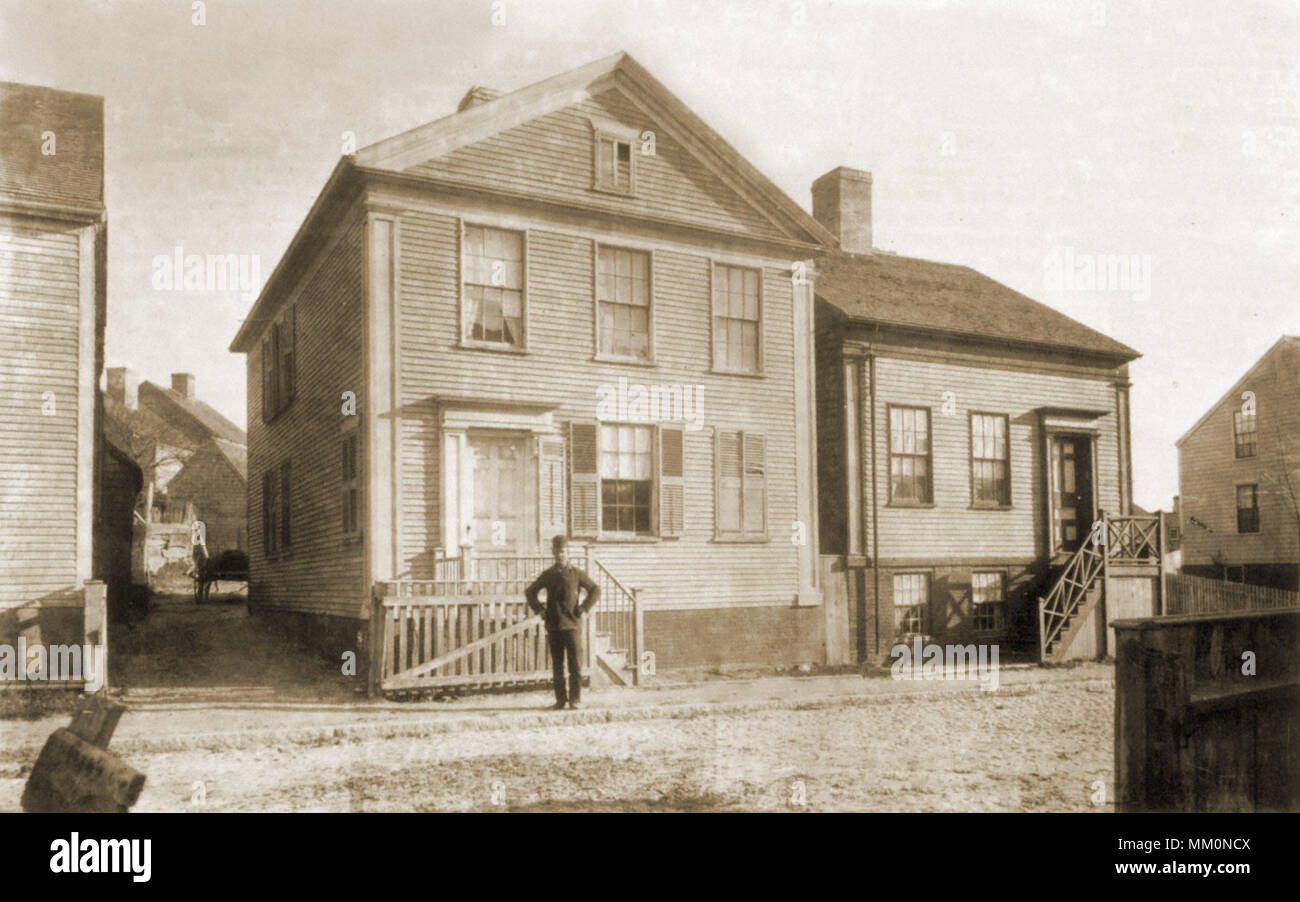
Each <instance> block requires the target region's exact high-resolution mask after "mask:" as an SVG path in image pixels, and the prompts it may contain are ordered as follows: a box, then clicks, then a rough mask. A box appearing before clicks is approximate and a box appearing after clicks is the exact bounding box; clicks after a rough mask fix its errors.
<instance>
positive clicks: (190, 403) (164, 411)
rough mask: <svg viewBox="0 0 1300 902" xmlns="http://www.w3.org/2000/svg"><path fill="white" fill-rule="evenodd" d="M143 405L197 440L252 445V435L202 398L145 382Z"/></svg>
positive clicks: (142, 384)
mask: <svg viewBox="0 0 1300 902" xmlns="http://www.w3.org/2000/svg"><path fill="white" fill-rule="evenodd" d="M139 397H140V403H141V404H145V403H146V402H147V403H148V406H149V407H151V408H153V410H154V411H155V412H156V413H157V414H158V415H159V416H161V417H162V418H163V419H165V420H167V421H168V422H170V423H171V424H172V425H173V426H175V427H176V428H177V429H179V430H180V431H182V432H184V433H185V434H186V435H189V436H190V437H192V438H195V439H196V440H199V441H201V440H202V439H203V438H220V439H225V440H226V441H231V442H236V443H238V444H241V445H246V444H248V436H247V435H246V434H245V433H244V430H242V429H240V428H239V427H238V426H236V425H235V424H234V423H232V422H230V420H228V419H226V418H225V417H224V416H222V415H221V414H220V413H218V412H217V411H216V409H215V408H213V407H211V406H209V405H208V404H207V403H205V402H203V401H200V400H199V399H198V398H186V397H185V396H184V395H182V394H181V393H180V392H177V391H173V390H172V389H170V388H163V387H162V386H161V385H155V384H153V383H152V382H141V383H140V390H139Z"/></svg>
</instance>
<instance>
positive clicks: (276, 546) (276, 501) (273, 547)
mask: <svg viewBox="0 0 1300 902" xmlns="http://www.w3.org/2000/svg"><path fill="white" fill-rule="evenodd" d="M278 481H279V480H278V479H277V473H276V471H275V470H270V471H268V472H266V473H263V474H262V550H263V551H265V552H266V553H267V554H275V553H276V552H277V551H279V550H280V492H279V487H278Z"/></svg>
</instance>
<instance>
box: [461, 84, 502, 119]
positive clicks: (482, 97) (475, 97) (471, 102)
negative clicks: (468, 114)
mask: <svg viewBox="0 0 1300 902" xmlns="http://www.w3.org/2000/svg"><path fill="white" fill-rule="evenodd" d="M500 96H501V92H500V91H498V90H497V89H496V88H485V87H483V86H482V85H475V86H474V87H472V88H470V89H469V90H468V91H466V92H465V96H464V97H462V98H461V99H460V104H459V105H458V106H457V107H456V112H458V113H463V112H465V111H466V110H468V109H469V108H470V107H472V106H478V105H479V104H481V103H487V102H488V101H489V100H496V99H497V98H498V97H500Z"/></svg>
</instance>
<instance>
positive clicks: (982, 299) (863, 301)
mask: <svg viewBox="0 0 1300 902" xmlns="http://www.w3.org/2000/svg"><path fill="white" fill-rule="evenodd" d="M816 273H817V275H816V288H817V296H818V297H820V298H821V299H823V300H824V301H826V302H828V303H830V304H832V305H833V306H834V307H835V308H836V309H838V310H839V311H841V312H842V313H844V315H846V316H847V317H849V318H850V319H853V320H857V321H861V322H869V323H881V324H885V325H891V326H901V327H904V328H912V329H924V330H927V331H935V332H942V333H945V334H950V335H962V336H969V337H972V338H983V339H993V340H1001V341H1007V342H1015V343H1020V344H1024V343H1028V344H1033V345H1041V346H1044V347H1055V348H1062V349H1069V350H1076V351H1084V352H1089V353H1094V354H1101V355H1106V356H1109V357H1116V358H1122V359H1123V360H1126V361H1127V360H1133V359H1135V358H1137V357H1140V356H1141V354H1139V353H1138V352H1137V351H1135V350H1133V349H1132V348H1130V347H1129V346H1128V345H1125V344H1121V343H1120V342H1118V341H1115V340H1114V339H1113V338H1109V337H1107V336H1105V335H1103V334H1101V333H1100V332H1098V331H1097V330H1095V329H1091V328H1089V327H1088V326H1085V325H1084V324H1083V323H1080V322H1078V321H1077V320H1073V319H1071V318H1070V317H1068V316H1066V315H1065V314H1064V313H1061V312H1060V311H1057V310H1053V309H1052V308H1051V307H1048V306H1047V305H1046V304H1042V303H1039V302H1038V301H1035V300H1034V299H1033V298H1029V297H1026V296H1025V295H1023V294H1021V293H1020V292H1018V291H1014V290H1013V289H1011V288H1008V287H1007V286H1006V285H1003V284H1002V283H1001V282H997V281H995V280H993V279H990V278H989V277H988V276H986V275H984V274H982V273H979V272H976V271H975V270H973V269H971V268H970V267H969V266H958V265H956V264H952V263H936V262H934V261H932V260H921V259H918V258H916V257H900V256H897V255H894V254H884V253H876V254H847V253H834V254H827V255H824V256H821V257H818V258H817V268H816Z"/></svg>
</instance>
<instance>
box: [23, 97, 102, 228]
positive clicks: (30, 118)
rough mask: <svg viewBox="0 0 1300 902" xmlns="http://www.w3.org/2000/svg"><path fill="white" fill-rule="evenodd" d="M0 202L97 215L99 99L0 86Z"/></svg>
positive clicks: (99, 202)
mask: <svg viewBox="0 0 1300 902" xmlns="http://www.w3.org/2000/svg"><path fill="white" fill-rule="evenodd" d="M47 132H53V138H52V140H53V141H54V153H52V154H47V153H45V152H44V150H45V145H46V139H45V137H44V136H45V134H46V133H47ZM0 202H8V203H12V204H20V205H42V204H51V205H55V206H57V207H72V208H76V209H77V210H81V211H85V212H88V213H98V212H102V211H103V207H104V98H102V97H96V96H94V95H91V94H75V93H73V92H71V91H59V90H57V89H55V88H47V87H43V86H40V85H23V84H16V83H14V82H0Z"/></svg>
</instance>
